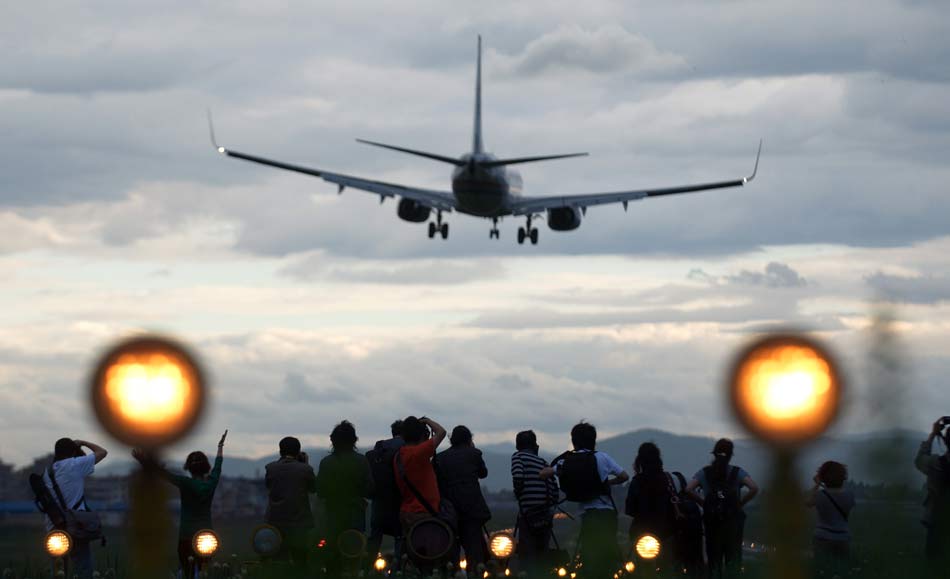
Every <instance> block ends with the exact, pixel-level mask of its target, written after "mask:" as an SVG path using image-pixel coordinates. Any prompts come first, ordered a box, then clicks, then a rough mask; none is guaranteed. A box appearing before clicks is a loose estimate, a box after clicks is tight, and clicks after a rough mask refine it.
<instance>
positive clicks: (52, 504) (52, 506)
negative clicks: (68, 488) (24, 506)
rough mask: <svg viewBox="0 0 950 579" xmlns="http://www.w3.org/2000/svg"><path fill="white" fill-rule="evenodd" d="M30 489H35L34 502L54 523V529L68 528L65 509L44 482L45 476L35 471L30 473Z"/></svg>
mask: <svg viewBox="0 0 950 579" xmlns="http://www.w3.org/2000/svg"><path fill="white" fill-rule="evenodd" d="M30 489H31V490H32V491H33V503H34V504H35V505H36V508H37V509H39V511H40V512H41V513H43V514H45V515H46V516H47V517H49V520H50V522H51V523H53V528H54V529H59V530H64V529H65V528H66V516H65V515H64V514H63V510H62V509H60V508H59V504H58V503H57V502H56V499H55V498H53V494H52V493H51V492H49V487H47V486H46V483H45V482H43V476H42V475H39V474H36V473H33V474H31V475H30Z"/></svg>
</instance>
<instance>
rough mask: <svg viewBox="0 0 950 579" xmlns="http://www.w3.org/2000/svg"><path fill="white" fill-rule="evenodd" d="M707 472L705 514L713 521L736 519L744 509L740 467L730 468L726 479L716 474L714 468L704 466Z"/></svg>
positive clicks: (708, 519) (704, 470) (720, 521)
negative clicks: (741, 499)
mask: <svg viewBox="0 0 950 579" xmlns="http://www.w3.org/2000/svg"><path fill="white" fill-rule="evenodd" d="M703 472H704V473H705V474H706V484H708V485H709V488H708V489H705V500H704V501H703V515H704V517H705V519H706V520H707V521H709V522H712V523H722V522H724V521H729V520H732V519H734V518H735V517H736V516H738V515H739V513H740V512H741V511H742V507H741V505H740V504H739V485H740V484H741V483H739V467H737V466H734V467H732V468H730V469H729V474H728V475H726V479H725V480H722V479H720V478H718V477H717V476H715V473H714V472H713V468H712V467H711V466H707V467H705V468H703Z"/></svg>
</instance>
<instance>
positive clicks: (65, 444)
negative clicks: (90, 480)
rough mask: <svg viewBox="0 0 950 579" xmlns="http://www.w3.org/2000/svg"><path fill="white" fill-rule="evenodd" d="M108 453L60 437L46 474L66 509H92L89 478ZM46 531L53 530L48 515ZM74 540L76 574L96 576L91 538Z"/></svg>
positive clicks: (44, 476)
mask: <svg viewBox="0 0 950 579" xmlns="http://www.w3.org/2000/svg"><path fill="white" fill-rule="evenodd" d="M82 447H86V448H88V449H89V450H91V451H92V454H86V453H85V452H83V450H82ZM107 454H108V452H107V451H106V449H104V448H102V447H101V446H99V445H97V444H93V443H91V442H86V441H85V440H73V439H71V438H60V439H59V440H57V441H56V445H55V446H54V447H53V464H51V465H50V466H49V468H48V469H46V472H45V473H44V474H43V482H44V483H45V484H46V487H47V488H48V489H49V491H50V493H52V494H53V496H54V497H56V499H57V500H58V501H59V504H61V505H62V509H63V510H64V511H65V510H71V511H89V505H87V504H86V477H88V476H89V475H91V474H92V473H93V471H95V469H96V465H97V464H99V463H100V462H102V461H103V459H105V457H106V455H107ZM46 530H47V531H52V530H53V523H52V521H50V519H49V517H47V518H46ZM74 542H75V544H74V545H73V548H72V550H71V551H70V553H69V557H70V559H71V560H72V562H73V569H74V571H75V573H76V574H77V575H78V576H79V577H81V578H83V579H87V578H89V577H92V568H93V559H92V548H91V546H90V543H89V541H88V540H85V541H84V540H80V539H78V538H74Z"/></svg>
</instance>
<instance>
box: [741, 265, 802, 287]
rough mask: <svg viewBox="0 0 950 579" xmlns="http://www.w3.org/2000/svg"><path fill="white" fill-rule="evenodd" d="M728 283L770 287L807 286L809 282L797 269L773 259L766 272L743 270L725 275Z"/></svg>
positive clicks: (766, 267)
mask: <svg viewBox="0 0 950 579" xmlns="http://www.w3.org/2000/svg"><path fill="white" fill-rule="evenodd" d="M725 281H726V283H734V284H739V285H752V286H765V287H770V288H795V287H805V286H806V285H808V282H807V281H806V280H805V278H803V277H802V276H801V275H799V273H798V272H797V271H795V270H794V269H792V268H790V267H789V266H787V265H785V264H784V263H778V262H776V261H773V262H771V263H769V264H768V265H766V266H765V271H764V272H758V271H749V270H742V271H740V272H739V273H738V274H735V275H727V276H725Z"/></svg>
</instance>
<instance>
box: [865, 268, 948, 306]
mask: <svg viewBox="0 0 950 579" xmlns="http://www.w3.org/2000/svg"><path fill="white" fill-rule="evenodd" d="M865 281H866V282H867V284H868V286H870V287H871V289H873V290H874V291H875V292H876V293H877V294H878V295H879V296H880V297H883V298H884V299H887V300H892V301H896V302H904V303H909V304H924V305H929V304H937V303H940V302H946V301H950V276H947V275H944V274H937V275H933V274H926V275H920V276H915V277H910V276H901V275H891V274H886V273H882V272H878V273H875V274H872V275H870V276H868V277H867V278H866V279H865Z"/></svg>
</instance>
